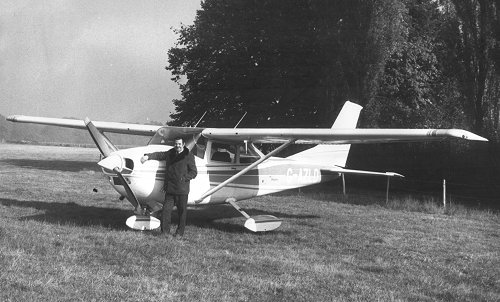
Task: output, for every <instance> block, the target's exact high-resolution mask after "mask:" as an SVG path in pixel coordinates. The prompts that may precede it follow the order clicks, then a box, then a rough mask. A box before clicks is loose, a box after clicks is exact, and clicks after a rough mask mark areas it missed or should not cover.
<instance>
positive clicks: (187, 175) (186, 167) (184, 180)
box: [141, 137, 198, 237]
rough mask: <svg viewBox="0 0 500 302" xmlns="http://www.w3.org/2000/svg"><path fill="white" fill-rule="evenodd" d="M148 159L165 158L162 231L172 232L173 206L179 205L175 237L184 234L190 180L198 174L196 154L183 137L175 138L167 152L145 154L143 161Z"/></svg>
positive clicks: (165, 232)
mask: <svg viewBox="0 0 500 302" xmlns="http://www.w3.org/2000/svg"><path fill="white" fill-rule="evenodd" d="M147 160H165V183H164V185H163V190H164V191H165V203H164V204H163V211H162V219H161V231H162V232H163V233H164V234H165V235H168V234H170V220H171V216H172V208H173V206H174V203H175V205H176V206H177V212H178V214H179V224H178V226H177V230H176V231H175V234H174V237H177V236H179V237H182V236H184V228H185V226H186V217H187V200H188V194H189V182H190V181H191V179H193V178H195V177H196V175H197V174H198V171H197V170H196V163H195V160H194V156H193V154H192V153H191V152H189V149H188V148H186V146H185V143H184V141H183V139H182V138H180V137H177V138H175V140H174V147H173V148H172V149H170V150H168V151H165V152H153V153H148V154H144V156H143V157H141V163H144V162H146V161H147Z"/></svg>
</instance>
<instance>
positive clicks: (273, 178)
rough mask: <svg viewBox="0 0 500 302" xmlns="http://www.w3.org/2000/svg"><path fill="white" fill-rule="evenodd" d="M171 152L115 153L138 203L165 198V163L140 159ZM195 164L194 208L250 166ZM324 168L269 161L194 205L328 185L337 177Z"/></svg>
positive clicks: (139, 150) (156, 147) (161, 148)
mask: <svg viewBox="0 0 500 302" xmlns="http://www.w3.org/2000/svg"><path fill="white" fill-rule="evenodd" d="M171 148H172V147H171V146H167V145H149V146H145V147H137V148H131V149H124V150H120V151H116V153H117V154H118V155H119V156H120V157H122V158H123V159H124V161H125V166H126V167H125V169H123V171H122V174H123V176H124V178H125V179H126V180H127V182H128V183H129V186H130V188H131V189H132V191H133V192H134V193H135V195H136V197H137V199H138V200H139V202H141V203H147V204H148V203H150V202H160V203H161V202H163V200H164V198H165V193H164V192H163V191H162V188H163V184H164V173H165V162H164V161H156V160H148V161H146V162H144V164H142V163H141V161H140V158H141V157H142V156H143V155H144V154H145V153H151V152H160V151H168V150H170V149H171ZM195 161H196V167H197V170H198V175H197V177H196V178H195V179H193V180H191V184H190V193H189V198H188V204H195V201H197V200H199V199H200V197H201V196H202V195H203V194H204V193H205V192H207V191H208V190H209V189H211V188H213V187H215V186H217V185H218V184H220V183H221V182H223V181H225V180H226V179H228V178H229V177H231V176H233V175H234V174H236V173H238V172H239V171H241V170H242V169H244V168H246V167H248V165H249V164H248V163H237V164H235V163H231V162H218V161H210V160H207V158H200V157H197V156H195ZM323 168H325V169H326V168H327V166H326V165H320V164H311V163H305V162H300V161H297V160H293V159H287V158H278V157H271V158H269V159H268V160H267V161H265V162H263V163H261V164H259V165H257V166H256V167H255V168H254V169H251V170H250V171H248V172H247V173H245V174H243V175H242V176H240V177H238V178H237V179H236V180H234V181H233V182H231V183H229V184H228V185H226V186H225V187H224V188H222V189H221V190H219V191H217V192H215V193H214V194H213V195H211V196H209V197H207V198H205V199H204V200H203V201H201V202H200V203H197V204H218V203H225V202H226V200H227V199H228V198H233V199H235V200H243V199H248V198H252V197H255V196H261V195H266V194H271V193H275V192H280V191H284V190H289V189H293V188H299V187H304V186H309V185H313V184H317V183H320V182H325V181H331V180H333V179H335V178H337V177H338V176H339V175H338V174H337V173H326V174H325V173H322V169H323ZM103 172H104V173H105V174H106V175H107V176H108V177H109V180H110V183H111V185H112V186H113V187H114V188H115V189H116V191H118V193H120V194H121V195H122V196H127V194H126V192H125V189H124V187H123V185H121V183H120V181H119V180H118V179H117V178H116V174H114V173H113V172H112V171H109V170H105V169H103Z"/></svg>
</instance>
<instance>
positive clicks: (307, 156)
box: [288, 101, 363, 167]
mask: <svg viewBox="0 0 500 302" xmlns="http://www.w3.org/2000/svg"><path fill="white" fill-rule="evenodd" d="M362 108H363V107H361V106H360V105H358V104H355V103H352V102H349V101H347V102H345V104H344V107H342V110H340V113H339V115H338V117H337V119H336V120H335V122H334V123H333V126H332V129H355V128H356V125H357V123H358V119H359V114H360V112H361V109H362ZM350 148H351V145H348V144H345V145H317V146H315V147H313V148H311V149H308V150H305V151H302V152H299V153H297V154H294V155H292V156H290V157H288V158H290V159H294V160H300V161H308V162H316V163H317V162H321V163H328V164H332V165H335V166H339V167H345V165H346V162H347V156H348V155H349V150H350Z"/></svg>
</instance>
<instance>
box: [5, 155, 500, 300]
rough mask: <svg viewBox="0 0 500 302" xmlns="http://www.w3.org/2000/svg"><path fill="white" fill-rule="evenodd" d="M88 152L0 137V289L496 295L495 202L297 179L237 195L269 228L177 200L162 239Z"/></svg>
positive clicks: (499, 290)
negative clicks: (133, 213) (450, 200)
mask: <svg viewBox="0 0 500 302" xmlns="http://www.w3.org/2000/svg"><path fill="white" fill-rule="evenodd" d="M97 158H98V153H97V151H96V150H93V149H78V148H56V147H37V146H21V147H18V146H14V145H0V265H1V267H2V270H0V284H1V285H0V290H1V291H0V300H2V301H68V300H71V301H73V300H77V301H78V300H83V301H93V300H94V301H152V300H156V301H498V300H500V228H499V226H500V219H499V216H498V214H497V213H495V212H492V211H482V210H477V209H467V208H465V207H461V206H459V205H455V204H452V206H451V207H449V209H443V208H442V207H440V205H439V202H437V201H434V200H433V199H432V198H430V197H425V198H423V199H422V198H420V197H419V196H413V197H412V196H405V195H401V196H397V195H394V196H392V195H391V199H390V200H389V203H387V204H386V202H385V192H381V193H379V192H372V191H370V192H368V191H362V190H357V191H355V192H350V193H349V195H348V196H347V197H344V196H342V195H341V194H338V193H337V192H338V191H339V190H337V189H336V188H331V189H329V190H328V189H326V190H323V191H321V192H319V191H317V190H316V189H311V190H303V191H302V192H301V193H298V192H288V193H284V194H280V195H274V196H265V197H261V198H255V199H252V200H249V201H245V202H242V203H241V205H242V206H243V207H244V208H245V210H247V211H248V212H249V213H250V214H271V215H276V216H278V217H281V218H283V219H284V222H283V225H282V226H281V227H280V228H279V229H277V230H276V231H273V232H269V233H263V234H253V233H250V232H248V231H246V230H245V229H244V228H243V226H242V223H243V220H244V219H243V218H242V217H240V216H239V214H238V213H237V212H236V211H235V210H234V209H232V208H231V207H226V206H215V207H205V208H196V209H190V211H189V214H188V226H187V230H186V236H185V239H184V240H176V239H173V238H163V237H162V236H160V235H159V232H156V231H154V232H135V231H131V230H128V229H126V227H125V226H124V221H125V219H126V218H127V217H128V216H129V215H130V209H131V207H130V205H129V204H128V203H127V202H126V201H123V202H119V201H117V197H118V196H117V193H116V192H114V190H113V189H112V188H111V187H110V186H109V185H108V184H107V183H106V179H104V178H103V177H102V175H101V174H100V173H99V172H98V171H97V169H96V166H95V164H94V162H95V160H96V159H97ZM59 159H62V161H61V160H59ZM334 186H337V185H334ZM337 188H338V187H337ZM94 189H96V190H97V192H94Z"/></svg>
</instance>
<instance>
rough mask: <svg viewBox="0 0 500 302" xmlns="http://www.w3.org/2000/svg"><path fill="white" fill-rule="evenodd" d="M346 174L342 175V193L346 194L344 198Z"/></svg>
mask: <svg viewBox="0 0 500 302" xmlns="http://www.w3.org/2000/svg"><path fill="white" fill-rule="evenodd" d="M344 175H345V174H344V173H342V192H343V193H344V196H345V177H344Z"/></svg>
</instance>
